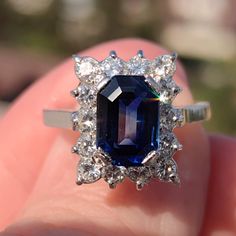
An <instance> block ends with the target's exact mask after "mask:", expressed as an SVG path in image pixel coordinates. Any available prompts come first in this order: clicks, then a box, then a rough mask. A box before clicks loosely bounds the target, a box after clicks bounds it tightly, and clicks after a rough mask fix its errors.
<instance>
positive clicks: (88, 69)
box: [72, 51, 184, 190]
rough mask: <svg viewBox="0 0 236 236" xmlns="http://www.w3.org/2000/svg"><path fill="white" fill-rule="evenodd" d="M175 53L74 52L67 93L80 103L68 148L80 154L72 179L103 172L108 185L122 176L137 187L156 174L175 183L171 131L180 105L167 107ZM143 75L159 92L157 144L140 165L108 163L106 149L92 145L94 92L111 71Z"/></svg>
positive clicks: (88, 179)
mask: <svg viewBox="0 0 236 236" xmlns="http://www.w3.org/2000/svg"><path fill="white" fill-rule="evenodd" d="M176 57H177V56H176V54H167V55H161V56H159V57H157V58H155V59H154V60H148V59H146V58H144V56H143V53H142V51H138V53H137V55H136V56H134V57H132V58H131V59H130V60H129V61H128V62H125V61H123V60H122V59H120V58H119V57H118V56H117V55H116V53H115V52H114V51H112V52H111V53H110V55H109V56H108V57H107V58H106V59H104V60H103V61H101V62H98V61H96V60H95V59H93V58H91V57H79V56H77V55H76V56H74V61H75V74H76V76H77V77H78V79H79V81H80V84H79V85H78V87H77V88H76V89H75V90H73V91H72V95H73V96H74V97H75V98H76V100H77V101H78V102H79V103H80V107H79V109H78V112H77V113H75V114H74V115H73V117H72V123H73V127H75V129H74V130H79V131H80V137H79V139H78V141H77V143H76V144H75V146H74V147H73V148H72V151H73V152H74V153H76V154H79V155H80V161H79V164H78V167H77V183H78V184H83V183H84V184H88V183H93V182H95V181H97V180H99V179H100V178H103V179H104V180H105V181H106V182H107V183H108V185H109V186H110V187H111V188H114V187H116V185H117V184H119V183H121V182H122V181H123V180H124V179H125V178H129V179H130V180H131V181H133V182H135V183H136V188H137V189H138V190H140V189H142V187H143V186H144V185H146V184H147V183H149V182H150V180H151V179H158V180H160V181H164V182H171V183H175V184H179V182H180V180H179V177H178V172H177V165H176V163H175V161H174V160H173V155H174V154H175V152H176V151H178V150H180V149H181V147H182V145H181V144H179V142H178V140H177V138H176V137H175V135H174V133H173V129H174V128H175V127H179V126H181V125H182V123H183V120H184V116H183V113H182V110H181V109H178V108H174V107H172V101H173V100H174V98H175V96H176V95H177V94H178V93H179V92H180V91H181V89H180V88H179V87H178V86H177V85H176V83H175V82H174V80H173V75H174V72H175V69H176ZM121 74H125V75H143V76H145V79H146V80H145V82H146V83H147V84H148V85H149V86H150V87H151V88H152V89H153V90H155V91H156V92H157V93H158V94H160V128H159V129H160V130H159V132H160V136H159V142H160V143H159V148H158V150H155V151H151V152H150V153H148V155H147V156H146V158H145V159H144V160H143V162H142V163H143V165H142V166H131V167H124V166H114V165H112V164H111V159H110V157H109V155H108V154H107V153H105V152H103V150H101V149H100V148H96V102H97V101H96V97H97V93H98V91H99V89H100V88H102V87H104V86H105V85H106V84H107V83H108V82H109V80H110V79H111V78H112V77H113V76H115V75H121Z"/></svg>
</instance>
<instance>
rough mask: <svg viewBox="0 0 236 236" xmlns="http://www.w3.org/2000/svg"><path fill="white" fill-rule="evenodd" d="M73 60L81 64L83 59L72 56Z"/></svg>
mask: <svg viewBox="0 0 236 236" xmlns="http://www.w3.org/2000/svg"><path fill="white" fill-rule="evenodd" d="M72 58H73V60H74V61H75V62H80V61H81V57H80V56H78V55H76V54H74V55H72Z"/></svg>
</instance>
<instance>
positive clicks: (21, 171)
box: [0, 40, 186, 228]
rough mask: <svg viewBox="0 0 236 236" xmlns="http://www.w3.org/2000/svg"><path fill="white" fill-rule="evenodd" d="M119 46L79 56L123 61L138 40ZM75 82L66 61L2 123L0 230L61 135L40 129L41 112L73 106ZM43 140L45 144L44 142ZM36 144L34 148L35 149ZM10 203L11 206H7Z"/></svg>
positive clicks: (26, 195)
mask: <svg viewBox="0 0 236 236" xmlns="http://www.w3.org/2000/svg"><path fill="white" fill-rule="evenodd" d="M119 44H120V41H114V42H112V43H106V44H102V45H100V46H98V47H95V48H92V49H89V50H87V51H85V52H82V53H81V55H91V56H94V57H96V58H97V59H99V60H102V59H103V58H105V57H106V56H107V52H109V50H114V49H117V51H118V53H120V56H121V57H122V58H124V59H128V58H129V56H130V55H134V54H135V53H136V50H137V47H138V45H140V44H139V43H138V40H136V41H134V42H132V40H123V41H122V45H123V48H125V47H126V46H127V47H126V48H127V49H128V50H127V49H126V50H119V47H120V46H119ZM143 44H145V45H146V47H147V48H150V47H152V46H153V45H152V44H151V43H150V42H145V41H143ZM140 46H142V45H140ZM165 52H166V51H165V50H164V49H161V48H159V50H158V53H159V54H162V53H165ZM155 53H156V52H155V51H154V52H152V51H150V52H149V55H150V56H151V57H155V56H156V54H155ZM177 74H181V77H182V78H185V76H184V72H183V70H182V69H181V67H180V66H179V67H178V70H177ZM182 74H183V76H182ZM179 77H180V76H179ZM77 82H78V81H77V80H76V78H75V75H74V72H73V62H72V60H68V61H67V62H66V63H64V64H63V65H61V66H59V67H58V68H56V69H55V70H53V71H52V72H51V73H49V74H47V75H46V76H45V77H44V78H42V79H41V80H40V81H39V82H37V83H36V84H35V85H33V86H32V87H31V88H30V89H29V90H28V91H27V92H26V93H24V94H23V96H21V97H20V98H19V99H18V100H17V101H16V102H15V104H14V105H13V106H12V108H11V109H10V111H9V112H8V113H7V114H6V115H5V117H4V118H3V119H2V120H1V123H0V133H1V134H2V135H1V136H0V151H1V154H2V155H1V159H0V173H1V178H0V188H1V189H2V190H4V191H2V193H1V194H0V209H1V211H0V228H1V226H2V227H3V226H4V225H6V224H7V223H9V222H11V220H12V219H13V217H14V216H15V214H16V213H17V212H18V210H19V208H20V207H21V206H22V205H23V203H24V202H25V200H26V199H27V198H28V195H29V193H30V192H31V190H32V188H33V186H34V183H35V181H36V180H37V178H38V174H39V171H40V169H41V167H42V165H43V163H44V161H45V158H46V156H47V153H48V151H49V147H50V146H51V143H52V141H53V140H54V138H55V137H56V136H57V135H58V132H60V131H59V130H57V129H48V128H47V127H45V126H44V125H43V123H42V109H43V108H47V107H49V108H53V107H55V108H60V107H61V108H71V107H73V106H75V103H74V100H73V99H71V97H70V96H69V91H70V90H71V89H72V88H74V87H75V86H76V84H77ZM184 82H186V81H184ZM45 138H46V139H47V142H45ZM36 143H37V147H35V144H36ZM67 152H68V150H67ZM15 196H17V198H15ZM9 202H11V204H10V205H9V204H8V203H9Z"/></svg>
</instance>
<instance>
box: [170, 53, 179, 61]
mask: <svg viewBox="0 0 236 236" xmlns="http://www.w3.org/2000/svg"><path fill="white" fill-rule="evenodd" d="M177 57H178V54H177V53H176V52H173V53H171V60H172V61H173V62H175V61H176V60H177Z"/></svg>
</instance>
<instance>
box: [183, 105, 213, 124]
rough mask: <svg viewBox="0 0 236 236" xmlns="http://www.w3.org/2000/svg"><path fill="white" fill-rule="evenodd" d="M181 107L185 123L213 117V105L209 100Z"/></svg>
mask: <svg viewBox="0 0 236 236" xmlns="http://www.w3.org/2000/svg"><path fill="white" fill-rule="evenodd" d="M181 109H182V112H183V115H184V124H185V123H192V122H196V121H204V120H209V119H210V118H211V107H210V103H209V102H198V103H195V104H192V105H188V106H185V107H183V108H181Z"/></svg>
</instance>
